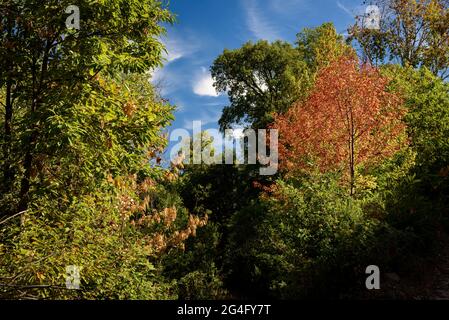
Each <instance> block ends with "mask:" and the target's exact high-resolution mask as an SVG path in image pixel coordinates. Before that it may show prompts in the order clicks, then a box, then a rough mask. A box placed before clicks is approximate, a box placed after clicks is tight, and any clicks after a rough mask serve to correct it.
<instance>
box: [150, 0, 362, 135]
mask: <svg viewBox="0 0 449 320" xmlns="http://www.w3.org/2000/svg"><path fill="white" fill-rule="evenodd" d="M170 8H171V11H172V12H174V13H175V14H176V15H177V23H176V24H174V25H173V26H169V27H168V34H167V36H166V37H164V39H163V41H164V43H165V45H166V47H167V50H168V54H167V55H166V57H165V58H166V62H165V65H164V67H163V68H161V69H159V70H156V71H155V72H154V75H153V82H154V83H158V84H159V86H160V88H161V91H162V95H163V96H164V97H165V98H168V99H169V100H170V102H171V103H172V104H174V105H176V106H177V107H178V109H177V111H176V112H175V116H176V120H175V121H174V122H173V124H172V127H171V128H170V129H175V128H186V129H190V128H191V126H192V121H193V120H201V121H202V123H203V129H209V128H218V123H217V120H218V119H219V117H220V114H221V111H222V109H223V107H224V106H226V105H227V104H228V99H227V97H226V95H217V94H216V92H215V90H214V88H213V87H212V79H211V77H210V73H209V67H210V65H211V64H212V63H213V61H214V59H215V58H216V57H217V56H218V55H220V53H222V51H223V50H224V49H225V48H227V49H234V48H239V47H240V46H241V45H242V44H243V43H245V42H247V41H250V40H251V41H257V40H259V39H266V40H270V41H273V40H276V39H281V40H285V41H289V42H292V43H293V42H294V40H295V36H296V33H298V32H299V31H300V30H301V29H303V28H304V27H316V26H319V25H320V24H322V23H324V22H333V23H334V24H335V26H336V28H337V30H338V32H340V33H342V34H344V33H345V32H346V30H347V27H348V26H349V25H350V24H352V23H353V22H354V15H356V14H359V13H361V12H363V11H364V8H363V7H362V0H338V1H334V0H226V1H224V0H222V1H220V0H171V3H170Z"/></svg>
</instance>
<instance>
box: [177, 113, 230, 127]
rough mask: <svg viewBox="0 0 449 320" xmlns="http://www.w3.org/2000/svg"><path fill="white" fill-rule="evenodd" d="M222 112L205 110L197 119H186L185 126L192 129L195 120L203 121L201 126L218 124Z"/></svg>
mask: <svg viewBox="0 0 449 320" xmlns="http://www.w3.org/2000/svg"><path fill="white" fill-rule="evenodd" d="M220 116H221V112H220V111H219V110H217V111H215V112H207V111H203V112H202V113H201V114H200V115H199V116H197V117H196V118H195V119H184V122H183V128H184V129H187V130H192V127H193V121H201V126H202V127H204V126H207V125H210V124H218V120H219V119H220Z"/></svg>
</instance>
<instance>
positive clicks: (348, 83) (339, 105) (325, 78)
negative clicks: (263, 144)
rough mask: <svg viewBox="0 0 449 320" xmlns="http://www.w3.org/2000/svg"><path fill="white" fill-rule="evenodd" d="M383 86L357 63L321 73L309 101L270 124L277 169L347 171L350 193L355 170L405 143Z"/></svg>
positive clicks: (397, 104)
mask: <svg viewBox="0 0 449 320" xmlns="http://www.w3.org/2000/svg"><path fill="white" fill-rule="evenodd" d="M388 82H389V80H388V79H387V78H386V77H383V76H382V75H381V74H380V73H379V71H378V70H377V69H376V68H374V67H371V66H369V65H360V64H359V62H358V60H357V59H356V58H350V57H344V58H342V59H340V60H338V61H336V62H334V63H333V64H331V65H330V66H329V67H327V68H324V69H322V70H321V71H320V73H319V74H318V77H317V80H316V85H315V88H314V90H313V91H312V93H311V95H310V96H309V98H308V99H307V100H306V101H305V102H303V103H296V104H295V105H294V106H292V108H291V109H290V110H289V111H288V112H287V113H286V114H284V115H278V116H277V117H276V118H275V122H274V124H273V125H272V127H274V128H278V129H279V131H280V140H279V155H280V159H281V168H282V167H283V168H284V169H285V170H286V171H287V172H290V173H294V172H297V171H298V170H310V169H312V168H318V169H319V170H320V171H321V172H324V171H329V170H335V169H337V170H338V169H340V170H341V169H343V170H346V172H347V173H348V175H347V177H349V181H350V190H351V191H350V192H351V195H352V194H354V177H355V170H356V168H357V166H358V165H360V164H363V165H365V166H369V165H371V164H374V163H377V162H379V161H380V160H382V159H384V158H386V157H389V156H391V155H393V154H394V153H395V152H396V151H397V150H398V149H399V148H400V147H401V146H402V145H403V144H404V143H405V138H404V137H405V135H404V129H405V126H404V124H403V122H402V120H401V119H402V116H403V115H404V109H403V108H402V101H401V98H400V97H399V95H397V94H395V93H391V92H388V90H387V86H388Z"/></svg>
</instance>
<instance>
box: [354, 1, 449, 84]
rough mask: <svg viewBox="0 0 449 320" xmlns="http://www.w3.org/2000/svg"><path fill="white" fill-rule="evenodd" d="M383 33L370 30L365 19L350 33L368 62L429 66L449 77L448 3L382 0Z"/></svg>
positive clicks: (437, 72) (380, 3)
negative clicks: (364, 24)
mask: <svg viewBox="0 0 449 320" xmlns="http://www.w3.org/2000/svg"><path fill="white" fill-rule="evenodd" d="M375 4H376V5H378V7H379V8H380V11H381V13H382V17H381V23H380V30H372V29H366V28H364V27H363V23H362V21H363V20H362V19H363V17H361V18H359V19H358V20H359V21H358V22H357V23H356V24H355V25H354V26H352V27H351V28H350V30H349V33H350V39H352V40H356V42H357V43H358V44H359V45H360V48H361V51H362V54H363V56H364V57H365V60H366V61H369V62H371V63H373V64H379V63H383V62H385V60H387V61H393V62H397V63H400V64H401V65H402V66H407V65H409V66H412V67H414V68H418V67H422V66H425V67H427V68H428V69H429V70H430V71H432V73H433V74H435V75H439V76H441V77H442V78H447V77H448V76H449V72H448V68H449V55H448V52H449V2H448V1H447V0H379V1H376V2H375Z"/></svg>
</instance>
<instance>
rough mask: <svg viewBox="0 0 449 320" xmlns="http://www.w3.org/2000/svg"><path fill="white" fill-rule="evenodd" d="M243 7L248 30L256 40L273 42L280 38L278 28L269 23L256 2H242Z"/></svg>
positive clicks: (253, 0) (251, 0) (250, 0)
mask: <svg viewBox="0 0 449 320" xmlns="http://www.w3.org/2000/svg"><path fill="white" fill-rule="evenodd" d="M243 5H244V7H245V11H246V18H247V19H246V23H247V25H248V28H249V30H250V31H251V32H252V34H253V35H254V36H255V37H256V38H257V39H265V40H268V41H273V40H276V39H280V38H281V37H280V36H279V31H278V28H276V26H274V25H273V23H271V22H269V20H268V19H267V17H266V16H265V15H264V14H263V12H262V11H261V10H260V8H259V6H258V5H257V1H256V0H244V1H243Z"/></svg>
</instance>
